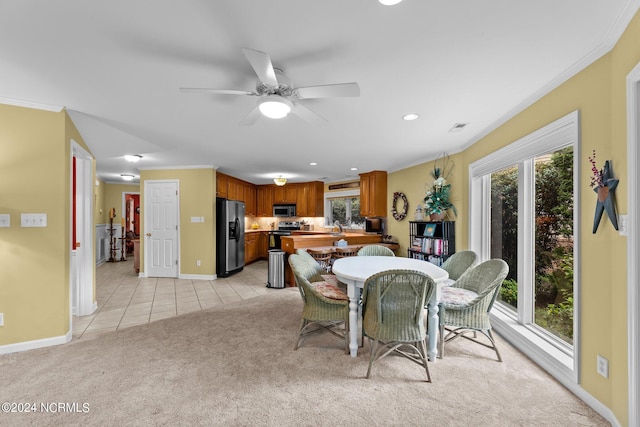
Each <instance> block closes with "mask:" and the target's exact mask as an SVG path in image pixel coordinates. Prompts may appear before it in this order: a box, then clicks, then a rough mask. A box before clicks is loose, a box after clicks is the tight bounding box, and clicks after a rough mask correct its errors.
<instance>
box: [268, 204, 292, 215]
mask: <svg viewBox="0 0 640 427" xmlns="http://www.w3.org/2000/svg"><path fill="white" fill-rule="evenodd" d="M273 216H283V217H293V216H296V205H273Z"/></svg>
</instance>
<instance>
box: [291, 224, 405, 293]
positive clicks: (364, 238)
mask: <svg viewBox="0 0 640 427" xmlns="http://www.w3.org/2000/svg"><path fill="white" fill-rule="evenodd" d="M341 239H343V240H346V241H347V245H356V246H364V245H373V244H377V243H381V242H382V235H381V234H362V233H349V232H345V233H340V234H339V235H337V236H336V235H333V234H331V233H327V232H324V233H313V234H292V235H291V236H282V237H281V238H280V242H281V245H282V250H283V251H285V252H286V253H287V254H293V253H295V252H296V250H297V249H307V248H321V247H327V246H328V247H336V246H335V245H334V242H337V241H338V240H341ZM385 246H389V245H385ZM392 247H393V246H392ZM285 281H286V283H287V284H288V285H289V286H295V283H294V279H293V274H292V272H291V267H290V266H289V263H288V262H287V263H285Z"/></svg>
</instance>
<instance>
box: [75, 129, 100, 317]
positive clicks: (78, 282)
mask: <svg viewBox="0 0 640 427" xmlns="http://www.w3.org/2000/svg"><path fill="white" fill-rule="evenodd" d="M71 147H72V150H71V151H72V153H71V155H72V159H71V160H72V164H73V158H75V174H74V173H73V171H72V173H71V180H72V182H71V189H72V191H73V189H74V188H75V193H74V194H73V195H72V199H75V245H74V244H73V243H74V242H72V245H71V259H70V263H71V265H70V271H69V282H70V283H69V287H70V289H69V291H70V292H69V294H70V300H71V301H70V302H71V314H75V315H77V316H86V315H89V314H91V313H93V312H94V311H95V310H96V308H97V307H96V304H95V302H94V301H95V300H94V295H93V274H94V268H95V264H94V261H93V248H94V245H95V243H94V238H95V236H94V232H93V173H92V157H91V155H90V154H89V153H88V152H87V151H85V150H84V149H83V148H82V147H81V146H80V145H78V144H77V143H76V142H75V141H73V140H72V141H71ZM74 175H75V185H74V182H73V181H74ZM73 204H74V203H73V200H72V209H73ZM71 226H72V227H73V226H74V224H73V219H72V224H71ZM71 234H72V235H71V236H70V238H73V236H74V234H73V230H72V233H71ZM74 246H75V248H74Z"/></svg>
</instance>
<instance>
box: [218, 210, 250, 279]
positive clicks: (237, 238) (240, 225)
mask: <svg viewBox="0 0 640 427" xmlns="http://www.w3.org/2000/svg"><path fill="white" fill-rule="evenodd" d="M244 209H245V206H244V202H239V201H236V200H227V199H220V198H218V199H216V258H217V259H216V273H217V275H218V276H219V277H227V276H230V275H232V274H233V273H237V272H238V271H242V269H243V268H244Z"/></svg>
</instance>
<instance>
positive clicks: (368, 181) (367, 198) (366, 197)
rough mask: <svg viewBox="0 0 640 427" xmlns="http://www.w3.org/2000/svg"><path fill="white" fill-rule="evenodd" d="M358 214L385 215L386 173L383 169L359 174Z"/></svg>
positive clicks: (369, 215)
mask: <svg viewBox="0 0 640 427" xmlns="http://www.w3.org/2000/svg"><path fill="white" fill-rule="evenodd" d="M360 215H361V216H368V217H371V216H385V217H386V216H387V173H386V172H385V171H372V172H367V173H361V174H360Z"/></svg>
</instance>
